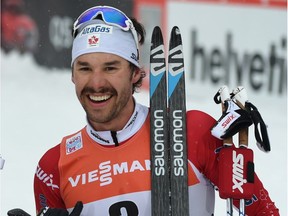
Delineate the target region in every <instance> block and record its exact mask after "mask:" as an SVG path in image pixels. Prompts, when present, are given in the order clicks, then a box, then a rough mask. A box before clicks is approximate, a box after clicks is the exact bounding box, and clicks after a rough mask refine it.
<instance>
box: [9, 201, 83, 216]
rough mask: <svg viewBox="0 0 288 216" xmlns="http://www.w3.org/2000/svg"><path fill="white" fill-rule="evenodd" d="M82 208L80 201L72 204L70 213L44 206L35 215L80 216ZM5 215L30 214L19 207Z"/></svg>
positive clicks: (22, 215)
mask: <svg viewBox="0 0 288 216" xmlns="http://www.w3.org/2000/svg"><path fill="white" fill-rule="evenodd" d="M82 209H83V203H82V202H81V201H78V202H77V203H76V205H75V206H74V209H73V211H72V212H71V214H69V213H68V211H67V210H66V209H60V208H49V207H45V208H43V209H42V210H41V211H40V212H39V214H38V215H37V216H80V214H81V212H82ZM7 215H8V216H31V215H30V214H28V213H27V212H25V211H24V210H22V209H19V208H16V209H12V210H10V211H8V212H7Z"/></svg>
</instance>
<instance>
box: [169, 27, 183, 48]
mask: <svg viewBox="0 0 288 216" xmlns="http://www.w3.org/2000/svg"><path fill="white" fill-rule="evenodd" d="M173 44H174V45H179V44H182V37H181V32H180V29H179V27H178V26H174V27H173V28H172V30H171V34H170V46H173Z"/></svg>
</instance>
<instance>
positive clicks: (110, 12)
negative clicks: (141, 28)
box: [72, 6, 138, 50]
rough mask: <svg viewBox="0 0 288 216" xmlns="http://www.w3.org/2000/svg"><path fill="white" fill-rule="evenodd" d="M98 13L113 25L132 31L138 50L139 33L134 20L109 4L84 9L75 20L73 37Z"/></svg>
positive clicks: (108, 23) (107, 22)
mask: <svg viewBox="0 0 288 216" xmlns="http://www.w3.org/2000/svg"><path fill="white" fill-rule="evenodd" d="M98 15H101V16H102V20H103V21H104V22H105V23H106V24H107V25H111V26H116V27H119V28H120V29H122V30H123V31H129V30H130V31H131V33H132V35H133V38H134V40H135V43H136V47H137V50H138V35H137V32H136V30H135V27H134V25H133V22H132V21H131V20H130V19H129V18H128V17H127V16H126V15H125V14H124V13H123V12H122V11H120V10H118V9H116V8H113V7H109V6H96V7H92V8H89V9H88V10H86V11H84V12H83V13H82V14H81V15H80V16H79V17H78V18H77V20H76V21H75V22H74V25H73V33H72V35H73V38H75V37H76V36H77V34H78V32H79V28H80V27H81V26H82V24H84V23H85V22H87V21H90V20H93V19H95V18H96V17H97V16H98Z"/></svg>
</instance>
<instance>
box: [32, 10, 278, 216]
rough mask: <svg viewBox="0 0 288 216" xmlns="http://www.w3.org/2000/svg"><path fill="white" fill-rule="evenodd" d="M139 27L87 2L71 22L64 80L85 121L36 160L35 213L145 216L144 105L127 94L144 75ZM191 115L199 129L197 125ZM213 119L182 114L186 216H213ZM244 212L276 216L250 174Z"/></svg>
mask: <svg viewBox="0 0 288 216" xmlns="http://www.w3.org/2000/svg"><path fill="white" fill-rule="evenodd" d="M144 32H145V31H144V28H143V27H142V25H141V24H140V23H138V22H137V21H136V20H135V19H132V21H131V20H130V19H129V18H127V16H126V15H124V14H123V13H122V12H121V11H119V10H117V9H115V8H112V7H105V6H100V7H93V8H90V9H88V10H87V11H85V12H83V13H82V14H81V15H80V16H79V18H78V19H77V20H76V22H75V24H74V28H73V37H74V41H73V48H72V63H71V66H72V81H73V83H74V84H75V89H76V94H77V97H78V99H79V101H80V103H81V105H82V106H83V108H84V110H85V112H86V115H87V125H86V126H85V127H84V128H82V129H81V130H79V131H78V132H76V133H74V134H72V135H69V136H66V137H64V138H63V140H62V141H61V143H60V144H58V145H56V146H55V147H53V148H51V149H50V150H48V151H47V152H46V153H45V154H44V155H43V157H42V158H41V159H40V161H39V164H38V166H37V170H36V174H35V181H34V192H35V201H36V208H37V212H38V213H39V215H46V216H47V215H69V213H68V212H71V213H70V215H73V216H78V215H80V214H81V215H87V216H88V215H89V216H91V215H120V212H121V215H133V216H134V215H143V216H148V215H151V191H150V189H151V180H150V178H151V177H150V137H149V135H150V129H149V128H150V122H149V109H148V108H147V107H145V106H143V105H141V104H138V103H137V102H136V101H135V99H134V98H133V93H134V92H135V91H136V90H137V88H138V87H140V86H141V82H142V79H143V77H144V72H143V70H142V69H141V67H140V65H139V48H138V43H139V44H142V43H143V42H144ZM199 121H201V122H207V124H203V125H206V127H204V128H201V129H200V128H198V127H197V122H199ZM213 124H215V120H214V119H212V118H211V117H210V116H208V115H207V114H205V113H202V112H199V111H188V112H187V132H188V135H187V143H188V159H189V163H188V167H189V168H188V169H189V170H188V173H189V197H190V200H191V202H190V215H201V216H205V215H207V216H208V215H209V216H211V215H213V209H214V185H216V186H217V185H218V172H217V165H218V152H219V151H217V150H219V149H220V148H221V147H222V145H223V143H222V141H221V140H219V139H217V138H215V137H213V136H212V135H211V132H210V129H211V127H212V126H213ZM195 136H196V138H195ZM195 139H197V142H194V141H195ZM193 140H194V141H193ZM263 197H265V199H263ZM192 200H193V201H192ZM75 204H76V205H75ZM235 205H238V204H237V203H236V202H235ZM47 206H48V207H49V208H47ZM44 207H46V208H44ZM43 208H44V209H43ZM66 209H67V211H66ZM246 213H247V214H248V215H279V213H278V209H277V208H276V207H275V205H274V203H273V202H272V201H271V199H270V198H269V195H268V192H267V191H266V190H265V188H264V187H263V185H262V183H261V182H260V180H259V179H258V178H257V176H255V190H254V196H253V200H251V202H249V204H248V205H246Z"/></svg>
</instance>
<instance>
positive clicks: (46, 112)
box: [0, 53, 287, 216]
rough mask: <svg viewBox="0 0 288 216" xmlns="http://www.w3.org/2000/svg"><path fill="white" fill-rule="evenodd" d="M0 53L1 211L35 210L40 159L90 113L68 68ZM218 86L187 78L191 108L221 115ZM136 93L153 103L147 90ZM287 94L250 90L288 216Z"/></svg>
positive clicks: (275, 191)
mask: <svg viewBox="0 0 288 216" xmlns="http://www.w3.org/2000/svg"><path fill="white" fill-rule="evenodd" d="M1 54H2V57H1V134H0V135H1V146H0V147H1V148H0V154H1V155H2V157H3V158H5V159H6V163H5V166H4V170H2V171H0V172H1V173H0V175H1V176H0V183H1V189H0V195H1V196H0V215H1V216H4V215H6V212H7V211H8V210H9V209H12V208H16V207H17V208H23V209H25V210H26V211H28V212H30V214H32V215H34V212H35V210H34V209H35V207H34V197H33V174H34V171H35V168H36V165H37V162H38V160H39V158H40V157H41V155H42V154H43V153H44V152H45V151H46V150H47V149H48V148H50V147H52V146H54V145H56V144H57V143H58V142H59V141H60V140H61V138H62V137H63V136H64V135H67V134H70V133H73V132H75V131H76V130H78V129H80V128H82V126H83V125H84V124H85V114H84V112H83V110H82V108H81V106H80V104H79V103H78V100H77V98H76V96H75V94H74V87H73V84H72V82H71V80H70V72H69V71H57V70H49V71H48V69H45V68H42V67H39V66H37V65H35V64H34V62H33V59H32V58H31V56H29V55H24V56H20V55H19V54H17V53H11V54H9V55H4V54H3V53H1ZM217 89H218V88H216V89H215V88H211V87H207V86H206V88H205V86H203V85H202V86H199V85H197V84H193V87H192V85H190V84H189V83H188V84H187V98H188V100H187V107H188V108H189V109H201V110H203V111H206V112H208V113H209V114H211V115H212V116H213V117H215V118H218V117H219V106H216V105H215V104H214V102H213V101H212V98H213V96H214V94H215V92H216V91H217ZM192 90H193V91H192ZM136 97H137V100H138V101H142V102H143V103H145V104H148V94H147V92H145V91H143V92H141V93H139V94H136ZM286 97H287V95H285V96H282V97H279V96H277V97H276V96H271V95H264V94H263V95H253V94H249V98H250V100H251V101H252V102H253V103H254V104H255V105H256V106H257V107H258V108H259V110H260V112H261V114H262V117H263V118H264V120H265V122H266V124H267V125H268V126H269V128H268V129H269V135H270V141H271V146H272V151H271V152H270V153H269V154H264V153H263V152H260V151H259V150H258V149H257V148H256V145H255V141H254V139H253V136H252V134H253V132H251V133H250V134H251V136H250V139H251V142H250V143H251V145H250V146H251V147H252V148H253V149H254V154H255V158H254V161H255V166H256V167H255V168H256V172H257V173H258V176H259V177H260V178H261V180H262V181H263V183H264V185H265V186H266V188H267V189H268V191H269V192H270V195H271V197H272V199H273V200H275V202H276V205H277V206H278V207H279V208H280V213H281V215H283V216H284V215H287V98H286ZM267 105H268V106H267ZM225 208H226V207H225V202H224V201H223V200H220V199H217V201H216V211H215V215H224V214H225Z"/></svg>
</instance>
